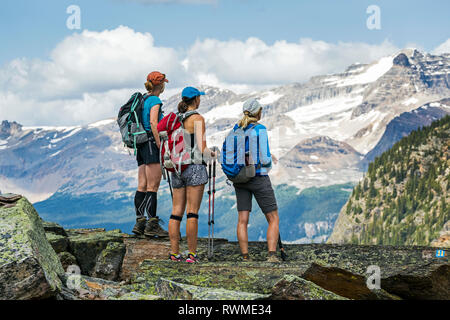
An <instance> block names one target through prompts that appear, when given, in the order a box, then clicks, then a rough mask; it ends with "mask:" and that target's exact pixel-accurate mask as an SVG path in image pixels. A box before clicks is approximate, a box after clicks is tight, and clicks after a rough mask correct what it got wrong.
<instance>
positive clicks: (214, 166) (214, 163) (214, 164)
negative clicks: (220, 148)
mask: <svg viewBox="0 0 450 320" xmlns="http://www.w3.org/2000/svg"><path fill="white" fill-rule="evenodd" d="M213 177H214V178H215V177H216V160H215V159H214V160H213Z"/></svg>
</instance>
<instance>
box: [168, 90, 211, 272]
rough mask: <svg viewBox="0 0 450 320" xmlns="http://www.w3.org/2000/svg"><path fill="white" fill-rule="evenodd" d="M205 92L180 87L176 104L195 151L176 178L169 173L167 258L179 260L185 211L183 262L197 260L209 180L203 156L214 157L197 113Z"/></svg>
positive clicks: (203, 123) (201, 120)
mask: <svg viewBox="0 0 450 320" xmlns="http://www.w3.org/2000/svg"><path fill="white" fill-rule="evenodd" d="M204 94H205V93H204V92H202V91H199V90H198V89H196V88H193V87H187V88H184V89H183V92H182V93H181V97H182V100H181V102H180V103H179V104H178V112H179V113H180V114H184V115H185V119H184V121H183V125H184V129H185V130H186V131H187V133H189V134H190V139H189V140H190V141H188V143H189V142H190V143H191V148H192V150H193V152H194V155H197V156H195V157H194V163H192V164H190V165H189V166H188V167H187V168H186V169H185V170H184V171H183V172H182V173H181V176H180V177H178V176H177V175H176V174H174V173H172V186H173V205H172V216H171V217H170V220H169V237H170V243H171V250H172V252H171V253H170V256H169V258H170V260H173V261H181V260H182V257H181V255H180V254H179V250H180V248H179V234H180V222H181V220H182V218H183V214H184V211H185V210H186V213H187V222H186V236H187V242H188V249H189V254H188V256H187V259H186V262H189V263H194V262H197V261H198V256H197V233H198V211H199V209H200V205H201V202H202V198H203V191H204V188H205V184H206V183H208V173H207V170H206V164H205V162H204V161H203V159H205V160H206V159H210V158H211V157H215V156H216V154H215V152H214V151H212V150H211V149H209V148H208V147H207V145H206V138H205V119H204V118H203V117H202V116H201V115H200V114H199V113H198V112H197V109H198V107H199V106H200V96H202V95H204Z"/></svg>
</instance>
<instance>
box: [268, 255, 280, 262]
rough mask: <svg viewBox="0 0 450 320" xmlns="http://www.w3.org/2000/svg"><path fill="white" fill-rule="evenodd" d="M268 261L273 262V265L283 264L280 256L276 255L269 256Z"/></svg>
mask: <svg viewBox="0 0 450 320" xmlns="http://www.w3.org/2000/svg"><path fill="white" fill-rule="evenodd" d="M266 261H267V262H272V263H280V262H281V260H280V258H278V256H277V255H276V254H269V256H268V257H267V260H266Z"/></svg>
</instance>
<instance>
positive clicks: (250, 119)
mask: <svg viewBox="0 0 450 320" xmlns="http://www.w3.org/2000/svg"><path fill="white" fill-rule="evenodd" d="M260 112H261V110H260V111H259V112H258V113H260ZM256 122H258V115H253V114H251V113H250V112H248V111H244V116H243V117H242V119H241V120H239V122H238V126H239V127H241V128H246V127H247V126H248V125H249V124H250V123H256Z"/></svg>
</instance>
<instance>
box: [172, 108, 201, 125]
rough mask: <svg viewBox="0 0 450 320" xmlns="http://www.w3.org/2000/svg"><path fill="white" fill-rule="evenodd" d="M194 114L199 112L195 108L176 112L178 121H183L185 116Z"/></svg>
mask: <svg viewBox="0 0 450 320" xmlns="http://www.w3.org/2000/svg"><path fill="white" fill-rule="evenodd" d="M194 114H199V113H198V111H197V110H191V111H187V112H185V113H177V116H178V118H179V119H180V121H181V122H183V121H184V120H186V119H187V118H189V117H190V116H192V115H194Z"/></svg>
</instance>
